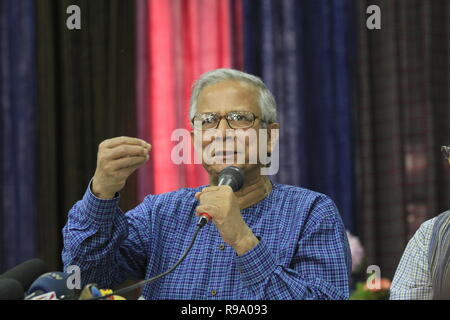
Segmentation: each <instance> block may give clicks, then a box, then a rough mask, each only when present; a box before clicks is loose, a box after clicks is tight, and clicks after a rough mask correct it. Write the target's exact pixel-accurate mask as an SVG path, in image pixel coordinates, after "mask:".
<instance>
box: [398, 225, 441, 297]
mask: <svg viewBox="0 0 450 320" xmlns="http://www.w3.org/2000/svg"><path fill="white" fill-rule="evenodd" d="M433 222H434V219H431V220H428V221H426V222H424V223H423V224H422V225H421V226H420V228H419V229H418V230H417V231H416V233H415V234H414V236H413V237H412V238H411V240H409V242H408V245H407V246H406V249H405V252H404V253H403V256H402V258H401V260H400V263H399V265H398V267H397V271H396V272H395V276H394V279H393V280H392V285H391V294H390V299H391V300H429V299H431V298H432V286H431V280H430V274H429V269H428V246H429V243H430V238H431V232H432V229H433Z"/></svg>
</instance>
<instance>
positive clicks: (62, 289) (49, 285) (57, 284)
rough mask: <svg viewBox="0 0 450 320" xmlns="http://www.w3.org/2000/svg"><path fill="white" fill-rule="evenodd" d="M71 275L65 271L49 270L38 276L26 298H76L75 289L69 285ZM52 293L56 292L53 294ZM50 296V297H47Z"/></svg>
mask: <svg viewBox="0 0 450 320" xmlns="http://www.w3.org/2000/svg"><path fill="white" fill-rule="evenodd" d="M68 278H69V275H68V274H67V273H65V272H48V273H45V274H43V275H41V276H40V277H39V278H37V279H36V280H35V281H34V282H33V284H32V285H31V286H30V289H28V292H27V296H26V298H25V300H36V299H37V300H49V299H48V297H51V300H53V297H55V298H56V299H58V300H70V299H76V294H75V290H73V289H69V288H68V287H67V279H68ZM51 293H54V295H52V294H51ZM47 296H48V297H47Z"/></svg>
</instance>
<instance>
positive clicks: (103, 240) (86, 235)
mask: <svg viewBox="0 0 450 320" xmlns="http://www.w3.org/2000/svg"><path fill="white" fill-rule="evenodd" d="M90 185H91V184H89V187H88V188H87V190H86V192H85V194H84V196H83V199H82V200H80V201H78V202H77V203H76V204H75V205H74V206H73V207H72V208H71V210H70V211H69V215H68V221H67V223H66V225H65V226H64V228H63V242H64V248H63V251H62V260H63V263H64V270H66V269H67V267H68V266H71V265H72V266H73V265H75V266H78V267H79V268H80V271H81V283H82V286H84V285H86V284H88V283H97V284H98V285H99V286H100V287H102V288H113V287H115V286H117V285H119V284H121V283H123V282H124V281H125V280H126V279H143V278H144V276H145V265H146V263H147V252H148V251H147V250H148V249H149V248H148V247H149V243H148V241H149V240H148V237H146V236H145V233H147V232H146V231H147V230H146V228H147V229H148V228H150V226H149V224H150V223H148V224H147V223H146V221H145V220H147V219H146V212H145V211H144V210H143V204H141V205H139V206H137V207H136V208H135V209H133V210H131V211H129V212H127V214H123V212H122V211H121V210H120V208H119V206H118V203H119V199H120V198H119V196H118V195H116V197H115V198H113V199H107V200H105V199H100V198H97V197H95V195H93V194H92V192H91V188H90ZM149 221H150V219H148V222H149ZM146 225H147V227H146ZM148 234H151V230H148Z"/></svg>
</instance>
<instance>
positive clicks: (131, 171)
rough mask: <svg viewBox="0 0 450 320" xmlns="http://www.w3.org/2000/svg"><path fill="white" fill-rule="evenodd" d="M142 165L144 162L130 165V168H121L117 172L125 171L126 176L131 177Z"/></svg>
mask: <svg viewBox="0 0 450 320" xmlns="http://www.w3.org/2000/svg"><path fill="white" fill-rule="evenodd" d="M142 165H143V163H139V164H136V165H134V166H131V167H128V168H123V169H120V170H118V171H116V172H118V173H123V174H124V175H125V176H126V177H129V176H130V175H131V174H132V173H133V172H134V171H136V170H137V169H138V168H139V167H141V166H142Z"/></svg>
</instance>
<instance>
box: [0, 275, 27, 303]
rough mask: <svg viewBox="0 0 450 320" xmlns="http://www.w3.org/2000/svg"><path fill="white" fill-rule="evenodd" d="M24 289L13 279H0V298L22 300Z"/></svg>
mask: <svg viewBox="0 0 450 320" xmlns="http://www.w3.org/2000/svg"><path fill="white" fill-rule="evenodd" d="M23 298H24V290H23V287H22V285H21V284H20V282H19V281H17V280H15V279H9V278H5V279H0V300H23Z"/></svg>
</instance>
